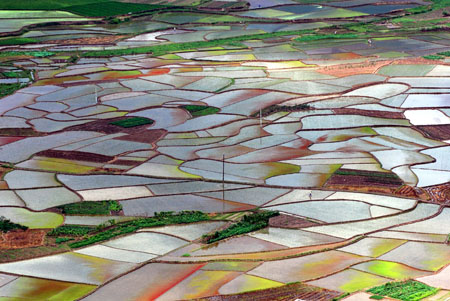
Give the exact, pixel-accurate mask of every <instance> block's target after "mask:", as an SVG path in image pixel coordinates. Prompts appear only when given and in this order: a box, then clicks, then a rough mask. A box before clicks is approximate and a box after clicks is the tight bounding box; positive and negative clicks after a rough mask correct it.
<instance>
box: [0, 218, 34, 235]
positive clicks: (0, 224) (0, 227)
mask: <svg viewBox="0 0 450 301" xmlns="http://www.w3.org/2000/svg"><path fill="white" fill-rule="evenodd" d="M27 229H28V227H27V226H23V225H19V224H16V223H13V222H11V221H10V220H9V219H6V218H5V217H3V216H0V231H2V232H3V233H6V232H9V231H11V230H27Z"/></svg>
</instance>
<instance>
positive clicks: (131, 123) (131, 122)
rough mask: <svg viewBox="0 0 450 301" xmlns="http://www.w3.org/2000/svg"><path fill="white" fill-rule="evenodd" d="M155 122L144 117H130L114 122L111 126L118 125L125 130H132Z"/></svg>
mask: <svg viewBox="0 0 450 301" xmlns="http://www.w3.org/2000/svg"><path fill="white" fill-rule="evenodd" d="M153 122H154V121H153V120H151V119H148V118H144V117H130V118H125V119H121V120H118V121H113V122H111V123H110V124H112V125H117V126H120V127H123V128H132V127H135V126H140V125H144V124H152V123H153Z"/></svg>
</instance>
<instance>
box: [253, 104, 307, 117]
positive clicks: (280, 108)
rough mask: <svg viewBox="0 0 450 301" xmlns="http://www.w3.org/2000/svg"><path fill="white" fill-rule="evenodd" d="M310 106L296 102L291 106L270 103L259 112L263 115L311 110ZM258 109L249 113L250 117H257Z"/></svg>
mask: <svg viewBox="0 0 450 301" xmlns="http://www.w3.org/2000/svg"><path fill="white" fill-rule="evenodd" d="M311 109H312V107H311V106H310V105H307V104H298V105H293V106H283V105H271V106H268V107H266V108H264V109H262V110H261V114H262V116H263V117H266V116H269V115H271V114H274V113H278V112H298V111H307V110H311ZM259 113H260V112H259V111H257V112H255V113H253V114H252V115H250V117H259Z"/></svg>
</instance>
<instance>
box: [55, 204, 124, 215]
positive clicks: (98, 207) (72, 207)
mask: <svg viewBox="0 0 450 301" xmlns="http://www.w3.org/2000/svg"><path fill="white" fill-rule="evenodd" d="M56 208H58V209H61V210H62V213H63V214H69V215H70V214H72V215H110V214H111V211H120V210H122V205H120V203H119V202H117V201H99V202H80V203H72V204H66V205H61V206H58V207H56Z"/></svg>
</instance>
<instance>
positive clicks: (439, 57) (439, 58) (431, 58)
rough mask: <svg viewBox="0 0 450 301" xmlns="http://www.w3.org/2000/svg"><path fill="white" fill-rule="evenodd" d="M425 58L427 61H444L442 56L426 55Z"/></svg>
mask: <svg viewBox="0 0 450 301" xmlns="http://www.w3.org/2000/svg"><path fill="white" fill-rule="evenodd" d="M423 58H424V59H427V60H442V59H444V57H443V56H440V55H434V54H430V55H424V56H423Z"/></svg>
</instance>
